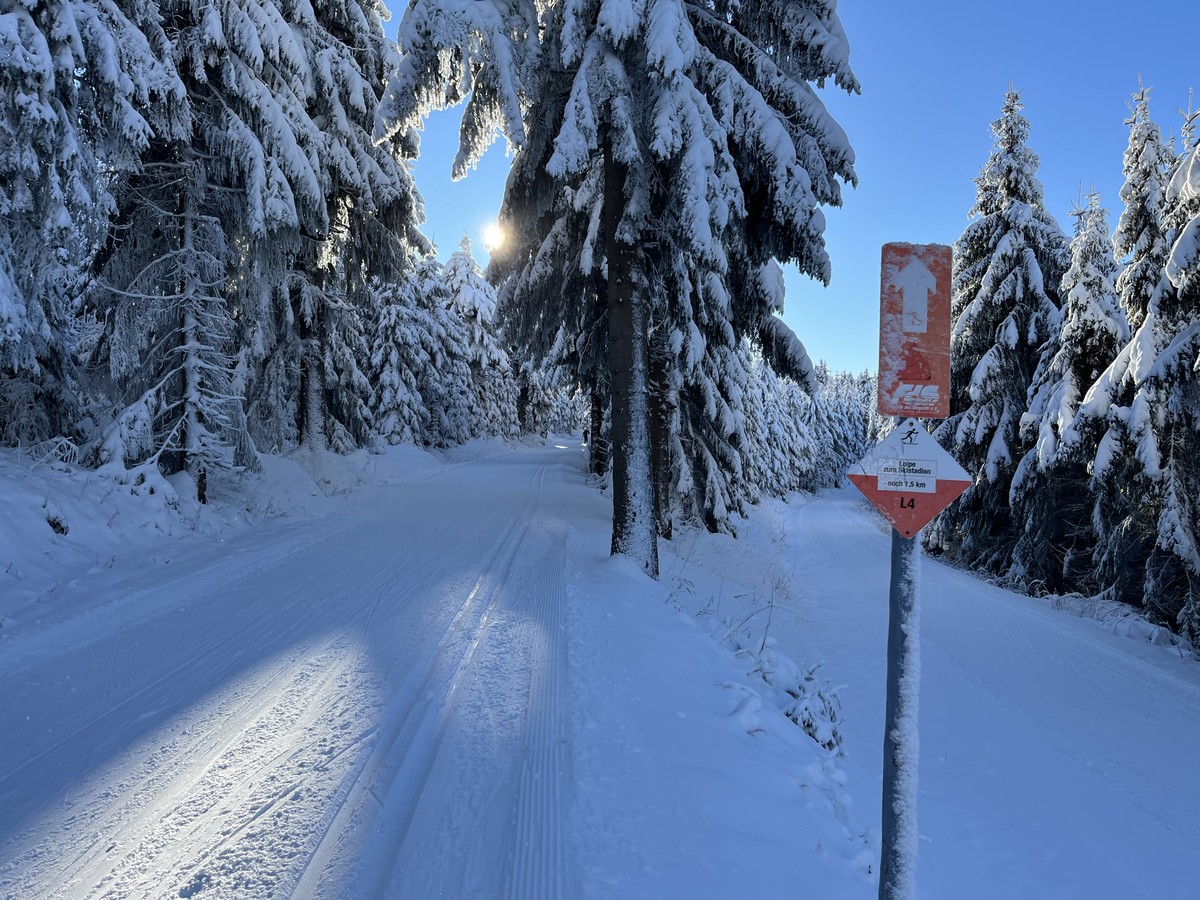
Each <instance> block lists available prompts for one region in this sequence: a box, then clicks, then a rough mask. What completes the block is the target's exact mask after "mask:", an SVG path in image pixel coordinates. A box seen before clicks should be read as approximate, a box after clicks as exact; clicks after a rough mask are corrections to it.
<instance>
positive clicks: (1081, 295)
mask: <svg viewBox="0 0 1200 900" xmlns="http://www.w3.org/2000/svg"><path fill="white" fill-rule="evenodd" d="M1075 216H1076V218H1077V225H1076V231H1075V238H1074V239H1073V240H1072V242H1071V267H1070V268H1069V269H1068V270H1067V273H1066V275H1064V276H1063V281H1062V297H1063V304H1064V305H1063V308H1062V327H1061V328H1060V329H1059V331H1058V333H1057V334H1054V335H1053V336H1052V337H1051V338H1050V340H1049V341H1048V342H1047V343H1046V346H1045V348H1044V349H1043V350H1042V356H1041V361H1040V362H1039V363H1038V368H1037V372H1036V373H1035V375H1034V379H1033V383H1032V384H1031V385H1030V388H1029V410H1028V412H1026V413H1025V415H1023V416H1022V417H1021V437H1022V440H1023V441H1024V443H1025V445H1026V446H1028V447H1029V449H1028V451H1027V452H1026V453H1025V455H1024V457H1023V458H1022V459H1021V461H1020V463H1019V464H1018V466H1017V470H1016V473H1015V474H1014V475H1013V481H1012V490H1011V501H1012V508H1013V514H1014V517H1015V519H1016V524H1017V526H1018V529H1019V534H1018V538H1017V542H1016V546H1015V548H1014V550H1013V571H1012V577H1013V579H1014V580H1015V581H1016V582H1017V583H1019V584H1021V585H1022V586H1023V587H1025V588H1026V589H1027V590H1034V591H1039V592H1040V591H1045V592H1049V593H1063V592H1065V591H1084V592H1088V593H1091V592H1092V591H1093V590H1094V585H1093V583H1092V581H1091V575H1092V573H1093V559H1092V556H1093V552H1094V550H1095V547H1096V541H1097V538H1096V532H1095V521H1094V519H1093V506H1094V499H1093V493H1092V490H1091V484H1090V476H1089V471H1088V469H1089V463H1090V462H1091V461H1092V459H1093V458H1094V457H1095V452H1096V446H1097V444H1098V442H1099V439H1100V434H1099V432H1098V430H1097V428H1096V427H1095V426H1094V425H1092V424H1090V423H1088V422H1087V421H1086V420H1083V421H1080V422H1077V421H1076V413H1077V411H1078V408H1079V404H1080V402H1081V400H1082V399H1083V395H1084V393H1085V392H1086V391H1087V390H1088V388H1090V387H1091V385H1092V384H1093V383H1094V382H1095V381H1096V379H1097V378H1098V377H1099V375H1100V373H1101V372H1103V371H1104V370H1105V369H1106V368H1107V367H1108V365H1109V363H1111V362H1112V361H1113V359H1114V358H1115V357H1116V356H1117V354H1118V353H1119V352H1120V350H1121V349H1122V348H1123V347H1124V346H1125V344H1126V343H1127V342H1128V340H1129V326H1128V324H1127V322H1126V319H1125V314H1124V312H1123V311H1122V310H1121V307H1120V304H1119V301H1118V299H1117V292H1116V286H1115V283H1114V282H1115V280H1116V277H1117V274H1118V272H1119V271H1120V269H1119V267H1118V265H1117V263H1116V260H1114V259H1113V254H1112V244H1111V241H1110V238H1109V231H1108V219H1107V215H1106V212H1105V210H1104V209H1103V208H1102V207H1101V206H1100V198H1099V196H1098V195H1096V194H1094V193H1093V194H1091V195H1090V196H1089V197H1088V202H1087V205H1086V206H1085V207H1082V208H1080V209H1077V210H1076V211H1075Z"/></svg>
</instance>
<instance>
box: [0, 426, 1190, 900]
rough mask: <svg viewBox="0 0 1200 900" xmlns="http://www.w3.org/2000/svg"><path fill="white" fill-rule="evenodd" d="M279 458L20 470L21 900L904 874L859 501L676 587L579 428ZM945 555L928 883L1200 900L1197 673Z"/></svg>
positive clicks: (23, 465)
mask: <svg viewBox="0 0 1200 900" xmlns="http://www.w3.org/2000/svg"><path fill="white" fill-rule="evenodd" d="M266 462H267V468H266V471H265V473H264V475H262V476H259V477H256V479H255V480H254V481H253V482H251V483H250V484H248V485H240V486H234V485H220V484H217V485H210V495H214V496H215V499H216V500H217V501H218V502H216V503H215V504H214V505H213V506H210V507H204V508H199V507H196V506H195V505H194V504H189V502H188V501H187V500H186V499H185V498H186V497H187V496H190V493H189V490H188V488H189V486H188V485H187V484H186V482H176V487H178V489H179V494H180V496H179V497H178V498H176V497H172V496H170V495H169V492H164V491H163V490H161V489H160V490H158V491H157V492H156V493H155V494H147V493H145V492H142V493H141V494H138V493H136V491H135V490H134V489H133V488H131V487H129V486H124V487H123V486H114V485H113V484H112V483H111V482H105V481H102V480H98V479H97V478H96V476H95V475H94V473H91V474H89V473H87V472H84V471H82V470H77V469H73V468H71V467H68V466H63V465H55V466H46V465H31V464H30V462H29V461H28V460H27V459H21V458H19V457H17V456H16V455H14V454H11V453H8V454H7V455H2V456H0V503H3V505H4V508H5V510H6V516H5V519H4V522H3V523H0V554H2V557H0V620H2V621H0V624H2V627H0V684H2V685H3V686H4V688H3V703H2V705H0V896H3V897H6V898H21V900H24V898H41V897H64V898H66V897H111V898H118V897H120V898H126V897H135V898H136V897H193V898H200V900H215V898H224V897H239V898H262V897H286V896H297V897H352V898H357V897H376V896H379V897H403V898H432V897H452V898H492V897H505V898H614V900H617V898H639V897H645V898H681V900H682V898H689V900H690V898H744V897H753V898H760V900H772V898H781V900H782V898H792V897H809V898H818V900H839V898H870V897H873V896H874V895H875V891H876V888H875V885H874V882H873V878H874V872H875V871H876V868H877V861H878V853H879V847H878V811H879V807H880V798H879V793H880V779H881V775H880V771H881V765H880V762H881V760H880V757H881V751H882V729H883V709H884V696H883V694H884V665H885V652H884V647H885V642H886V626H887V623H886V618H885V617H886V608H887V587H888V585H887V578H888V570H889V552H888V547H889V537H888V534H887V532H886V530H885V529H884V528H883V527H882V525H881V524H880V521H879V520H878V519H877V518H876V517H875V515H874V514H873V513H872V512H871V511H870V510H869V509H868V508H866V507H865V505H864V504H863V503H861V502H860V499H859V497H858V495H857V494H855V493H854V492H852V491H843V492H832V493H829V494H826V495H823V496H821V497H819V498H816V499H811V500H805V499H800V498H797V499H795V500H793V501H792V503H790V504H782V503H774V502H772V503H766V504H763V505H762V506H760V507H758V508H756V509H755V510H754V512H753V515H752V517H751V519H750V520H749V521H747V522H745V523H742V532H741V534H740V536H739V538H738V539H736V540H735V539H733V538H730V537H727V536H720V535H708V534H702V533H694V532H684V533H683V534H680V535H678V536H677V537H676V539H675V540H674V541H672V542H662V544H661V547H662V549H663V564H662V578H661V580H660V581H659V582H653V581H651V580H649V579H648V578H647V577H646V576H645V575H643V574H642V573H641V571H640V570H639V569H638V567H637V566H636V565H633V564H630V563H628V562H626V561H624V560H621V559H612V558H610V557H609V556H608V552H607V551H608V540H609V537H608V528H609V518H610V512H611V508H610V505H609V503H608V501H607V500H606V498H605V497H604V496H603V495H602V494H600V493H599V492H598V491H597V490H596V489H595V488H594V487H593V486H591V485H589V484H588V482H587V479H586V477H585V475H584V473H583V470H584V451H583V450H582V448H581V447H580V445H579V441H578V439H577V438H574V439H562V440H551V441H550V442H548V443H547V444H546V445H545V446H538V447H530V446H525V447H517V448H501V447H496V446H490V447H489V446H483V447H475V448H473V449H468V450H467V451H466V452H461V451H460V452H459V453H457V454H455V455H453V456H451V457H443V458H436V459H435V458H434V457H432V456H430V455H428V454H425V453H423V452H420V451H416V450H413V449H412V448H395V449H393V450H390V451H388V452H387V453H385V454H383V455H381V456H367V455H365V454H358V455H356V456H353V457H349V458H344V459H337V458H327V457H320V458H296V459H293V460H282V459H278V458H274V459H269V460H267V461H266ZM223 490H224V494H223V493H222V491H223ZM164 494H166V495H164ZM234 498H237V499H238V501H239V502H240V503H241V504H242V508H240V509H238V508H235V506H234V505H233V499H234ZM921 566H922V572H921V579H920V585H921V606H922V625H921V642H922V655H921V659H922V676H921V677H922V681H921V685H920V692H921V704H920V705H921V714H920V715H921V719H920V733H921V738H920V741H921V751H922V756H921V760H920V766H921V770H920V800H919V802H920V810H919V824H920V857H919V860H918V862H917V868H916V880H917V884H918V889H917V894H918V896H919V897H921V898H925V900H959V898H968V897H969V898H977V900H987V898H996V900H1011V898H1015V897H1021V898H1080V900H1083V898H1087V900H1105V898H1112V900H1133V898H1147V900H1151V898H1153V900H1161V898H1185V897H1200V888H1198V887H1197V881H1196V878H1195V873H1196V871H1200V806H1198V804H1197V802H1196V800H1197V797H1198V796H1200V775H1197V774H1196V766H1195V758H1194V757H1195V750H1196V748H1197V747H1200V664H1198V663H1197V662H1196V661H1195V660H1194V659H1192V658H1191V656H1190V655H1189V654H1187V653H1184V652H1181V650H1180V649H1179V648H1177V647H1175V646H1172V645H1171V644H1170V643H1169V642H1165V643H1164V642H1154V641H1151V640H1147V639H1146V638H1147V637H1153V636H1154V635H1155V634H1156V632H1154V631H1153V630H1151V629H1145V628H1138V627H1135V626H1128V625H1126V626H1122V627H1118V625H1120V624H1121V623H1117V624H1114V623H1113V622H1104V621H1097V620H1094V619H1089V618H1083V617H1079V616H1076V615H1072V614H1070V613H1069V612H1064V611H1062V610H1060V609H1056V608H1053V607H1052V606H1051V605H1050V604H1048V603H1046V602H1044V601H1035V600H1030V599H1027V598H1023V597H1019V596H1017V595H1014V594H1011V593H1008V592H1006V591H1003V590H1000V589H998V588H996V587H993V586H990V585H987V584H983V583H981V582H980V581H978V580H977V579H975V578H973V577H971V576H970V575H968V574H966V573H963V572H959V571H955V570H951V569H948V568H946V567H944V566H941V565H939V564H938V563H936V562H933V561H930V560H924V561H922V563H921ZM816 663H822V664H821V665H820V667H819V668H816V670H815V671H813V666H814V665H815V664H816ZM831 685H836V686H837V693H836V695H834V694H832V693H831V692H830V686H831ZM830 697H833V700H832V701H831V702H832V706H831V705H830V704H829V702H826V703H825V705H824V706H822V702H823V701H829V698H830ZM839 705H840V709H838V706H839ZM822 708H823V709H825V710H826V711H828V710H829V709H830V708H833V709H838V712H837V720H836V722H831V721H829V720H828V717H826V718H824V719H823V718H822V716H821V714H820V709H822ZM801 709H803V710H814V709H815V710H817V713H816V714H815V715H814V716H811V717H810V719H811V721H809V727H808V729H807V730H808V731H809V732H812V734H814V735H816V739H814V738H813V737H810V735H809V734H808V733H806V730H805V729H803V728H801V727H799V726H798V725H797V724H795V722H794V721H792V719H790V718H788V716H787V715H785V712H791V713H792V718H796V719H800V720H801V721H804V720H805V715H803V714H801V713H798V712H797V710H801ZM835 726H836V727H835ZM839 733H840V742H841V749H840V752H839V751H838V750H837V749H827V748H826V747H823V746H821V745H820V743H819V742H818V741H820V742H821V743H825V744H828V745H834V744H836V741H835V740H834V739H833V738H832V737H831V736H836V735H837V734H839Z"/></svg>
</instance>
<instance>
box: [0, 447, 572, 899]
mask: <svg viewBox="0 0 1200 900" xmlns="http://www.w3.org/2000/svg"><path fill="white" fill-rule="evenodd" d="M549 455H550V454H543V456H549ZM560 455H561V454H560ZM506 459H508V460H509V463H508V464H507V465H506V463H505V459H501V460H498V461H495V462H493V463H492V464H491V465H490V466H488V467H486V468H484V469H483V470H479V469H478V468H477V469H476V470H474V474H475V477H476V479H477V481H476V482H475V483H472V484H471V485H470V488H471V489H470V491H469V492H463V493H462V494H461V496H463V497H469V498H470V500H471V506H470V508H468V509H454V508H452V506H447V505H446V504H445V503H444V502H443V500H442V498H441V493H442V491H443V488H444V480H445V478H446V477H447V476H446V475H443V476H441V477H435V478H433V479H430V480H427V481H424V482H420V483H417V484H412V485H408V486H407V487H406V491H405V497H406V499H407V501H408V503H409V504H410V508H419V509H422V510H426V511H428V510H434V509H441V510H442V517H441V519H440V520H438V521H428V520H425V519H424V518H423V517H422V518H420V519H418V518H412V517H408V516H405V515H404V506H397V504H396V502H395V501H396V498H395V497H389V498H388V499H387V500H380V501H379V502H378V503H377V504H375V505H374V507H373V508H368V509H367V510H366V511H365V514H363V515H362V516H361V518H359V519H358V520H357V521H355V522H354V524H353V525H352V526H351V527H344V526H345V522H344V521H342V522H341V523H340V525H339V526H338V527H335V528H324V527H322V526H320V525H317V526H314V527H313V528H312V529H311V530H304V529H302V530H300V531H299V533H297V534H296V535H294V536H292V537H290V538H285V539H284V544H285V545H286V546H278V545H276V546H272V547H270V548H268V549H266V550H264V549H263V548H260V547H254V548H252V549H248V550H247V553H246V554H244V555H241V556H239V554H238V548H237V546H236V544H235V545H234V546H232V547H230V548H229V549H230V552H229V554H228V555H227V556H226V558H225V559H223V560H222V561H220V562H218V563H216V564H213V565H207V563H208V562H209V560H208V559H207V558H206V559H203V560H201V561H200V562H199V564H198V567H197V568H194V569H193V568H190V567H189V566H190V564H189V562H188V561H186V560H180V561H179V562H178V563H172V564H171V566H170V567H169V568H170V570H171V575H170V577H169V578H166V579H164V580H163V581H162V582H161V583H159V584H155V585H152V586H147V585H145V584H139V588H138V590H137V591H136V592H131V593H130V594H128V595H124V596H122V592H121V590H120V586H119V585H112V586H110V587H108V590H110V591H112V592H113V594H112V596H114V600H113V601H112V602H110V603H107V604H101V605H100V606H98V607H97V608H96V609H95V610H94V611H93V612H89V613H87V614H86V615H83V616H81V617H80V618H78V619H74V620H68V621H66V622H62V623H59V624H57V625H56V626H53V627H49V628H47V629H45V630H44V631H43V632H41V633H37V634H34V635H31V636H29V637H28V639H27V640H25V641H17V642H16V643H15V646H13V647H12V648H11V649H10V650H9V652H7V653H6V654H5V655H4V659H3V667H2V672H3V682H4V684H6V685H9V686H11V690H10V691H9V692H8V694H7V696H6V697H5V705H6V707H7V710H6V714H5V720H6V723H12V724H11V725H10V726H8V727H6V729H5V733H4V735H3V737H2V738H0V742H2V747H3V759H4V760H5V762H6V763H7V765H6V766H5V768H4V769H3V770H2V771H0V807H2V808H3V813H2V815H0V818H2V820H3V823H4V826H5V829H4V832H5V835H6V837H7V838H8V841H7V842H6V844H5V846H4V856H3V858H2V866H3V867H2V868H0V888H2V890H3V892H4V894H5V895H6V896H11V897H60V896H61V897H71V896H97V897H152V896H160V895H165V896H171V895H177V896H183V897H191V896H225V895H229V894H231V893H237V894H239V895H242V896H262V897H266V896H281V895H289V894H296V895H303V896H325V895H335V896H336V895H341V894H342V893H346V894H347V895H350V896H363V897H367V896H382V895H383V894H384V893H385V888H386V891H387V892H390V893H391V894H394V895H396V896H412V897H418V896H429V897H433V896H454V897H470V896H477V895H479V893H480V892H481V891H484V892H492V893H494V891H493V885H494V884H495V883H496V881H497V879H499V880H501V881H502V882H503V883H505V884H506V885H508V891H509V895H510V896H555V895H557V894H556V893H555V885H557V884H560V883H561V884H562V885H565V884H567V883H569V879H570V870H571V867H570V859H569V857H568V855H567V852H566V848H565V846H564V844H563V836H564V835H565V834H566V828H565V827H564V825H563V822H562V819H563V815H564V809H565V805H566V803H567V801H568V796H567V789H568V787H569V779H570V770H569V756H568V754H567V753H566V752H565V738H564V729H565V727H566V726H565V722H566V713H565V707H564V702H565V699H564V694H565V690H566V684H565V682H566V657H565V636H564V633H563V617H564V615H565V600H564V583H563V571H564V568H565V566H564V562H565V560H564V552H565V549H564V541H565V534H564V532H563V529H562V524H561V522H560V521H559V520H557V519H556V518H555V516H554V514H553V509H552V508H550V506H549V504H548V503H547V501H546V500H545V498H544V497H543V494H542V485H543V483H544V482H545V481H546V480H547V479H551V480H553V479H559V478H561V477H562V475H561V468H560V466H558V465H556V464H555V463H554V462H553V461H551V460H550V459H542V460H539V461H538V462H537V464H536V465H529V463H528V461H527V460H526V459H524V458H520V459H519V461H516V458H513V457H508V458H506ZM456 474H458V475H460V476H462V475H464V473H463V471H462V470H458V472H457V473H456ZM467 477H470V476H469V475H468V476H467ZM79 589H80V590H87V587H86V586H85V585H82V584H81V585H80V586H79ZM163 648H169V652H166V653H164V652H162V649H163ZM64 659H65V660H68V661H64ZM48 687H50V688H51V689H52V690H53V695H54V709H53V715H52V716H50V717H47V716H46V715H44V714H43V713H44V711H45V703H46V698H47V688H48ZM33 773H36V779H37V783H38V784H39V789H38V791H37V792H36V793H34V792H30V791H27V790H26V786H27V785H28V784H29V783H30V777H31V774H33ZM50 798H54V800H53V802H52V804H51V805H50V806H49V807H47V805H46V804H47V801H48V800H49V799H50ZM510 822H512V823H515V828H511V829H510V827H509V824H510ZM486 829H492V830H493V831H499V832H505V833H511V835H512V837H513V839H512V841H511V846H510V847H509V848H508V850H507V852H504V853H497V854H488V853H476V854H472V855H471V857H470V858H469V859H467V860H466V862H465V864H464V861H463V860H462V859H457V858H453V859H452V858H450V853H451V852H452V851H453V852H455V853H459V852H461V850H462V848H464V847H468V846H472V845H474V846H476V847H479V848H483V849H485V850H486V849H489V848H492V847H493V844H494V842H492V841H489V840H485V839H484V832H485V830H486ZM518 837H519V839H518ZM496 849H499V847H497V848H496ZM414 856H419V857H420V858H421V864H420V865H419V866H412V865H406V860H408V859H409V858H410V857H414ZM439 861H440V862H441V863H442V864H440V865H439Z"/></svg>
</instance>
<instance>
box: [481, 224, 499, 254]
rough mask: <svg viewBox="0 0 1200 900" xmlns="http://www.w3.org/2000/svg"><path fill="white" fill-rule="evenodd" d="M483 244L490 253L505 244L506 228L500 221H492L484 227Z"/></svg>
mask: <svg viewBox="0 0 1200 900" xmlns="http://www.w3.org/2000/svg"><path fill="white" fill-rule="evenodd" d="M483 246H485V247H487V249H488V252H489V253H494V252H495V251H497V250H499V249H500V248H501V247H503V246H504V229H503V228H501V227H500V225H499V223H497V222H492V223H490V224H488V225H487V226H486V227H485V228H484V229H483Z"/></svg>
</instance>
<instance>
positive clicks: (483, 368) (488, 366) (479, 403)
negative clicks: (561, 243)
mask: <svg viewBox="0 0 1200 900" xmlns="http://www.w3.org/2000/svg"><path fill="white" fill-rule="evenodd" d="M445 277H446V286H447V287H448V288H449V290H450V305H451V309H452V310H453V311H454V313H455V314H456V315H457V316H458V317H459V318H460V319H461V320H462V322H463V324H464V326H465V327H466V330H467V338H468V345H467V348H466V350H467V356H468V359H469V360H470V364H471V379H472V393H473V395H474V409H473V412H474V415H475V422H474V425H473V427H472V431H473V432H474V433H475V434H477V435H487V436H490V437H512V436H513V435H515V434H516V433H517V430H518V429H517V382H516V379H515V378H514V377H513V372H512V365H511V363H510V362H509V359H508V353H506V352H505V350H504V348H503V347H502V346H501V344H500V340H499V337H498V336H497V333H496V291H495V289H494V288H493V287H492V286H491V285H490V284H488V282H487V280H486V279H485V278H484V277H483V272H482V270H481V269H480V268H479V263H477V262H476V261H475V257H474V255H473V254H472V252H471V240H470V238H468V237H467V236H466V235H463V239H462V242H461V244H460V245H459V248H458V250H456V251H455V252H454V253H452V254H451V255H450V258H449V259H448V260H446V265H445Z"/></svg>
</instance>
